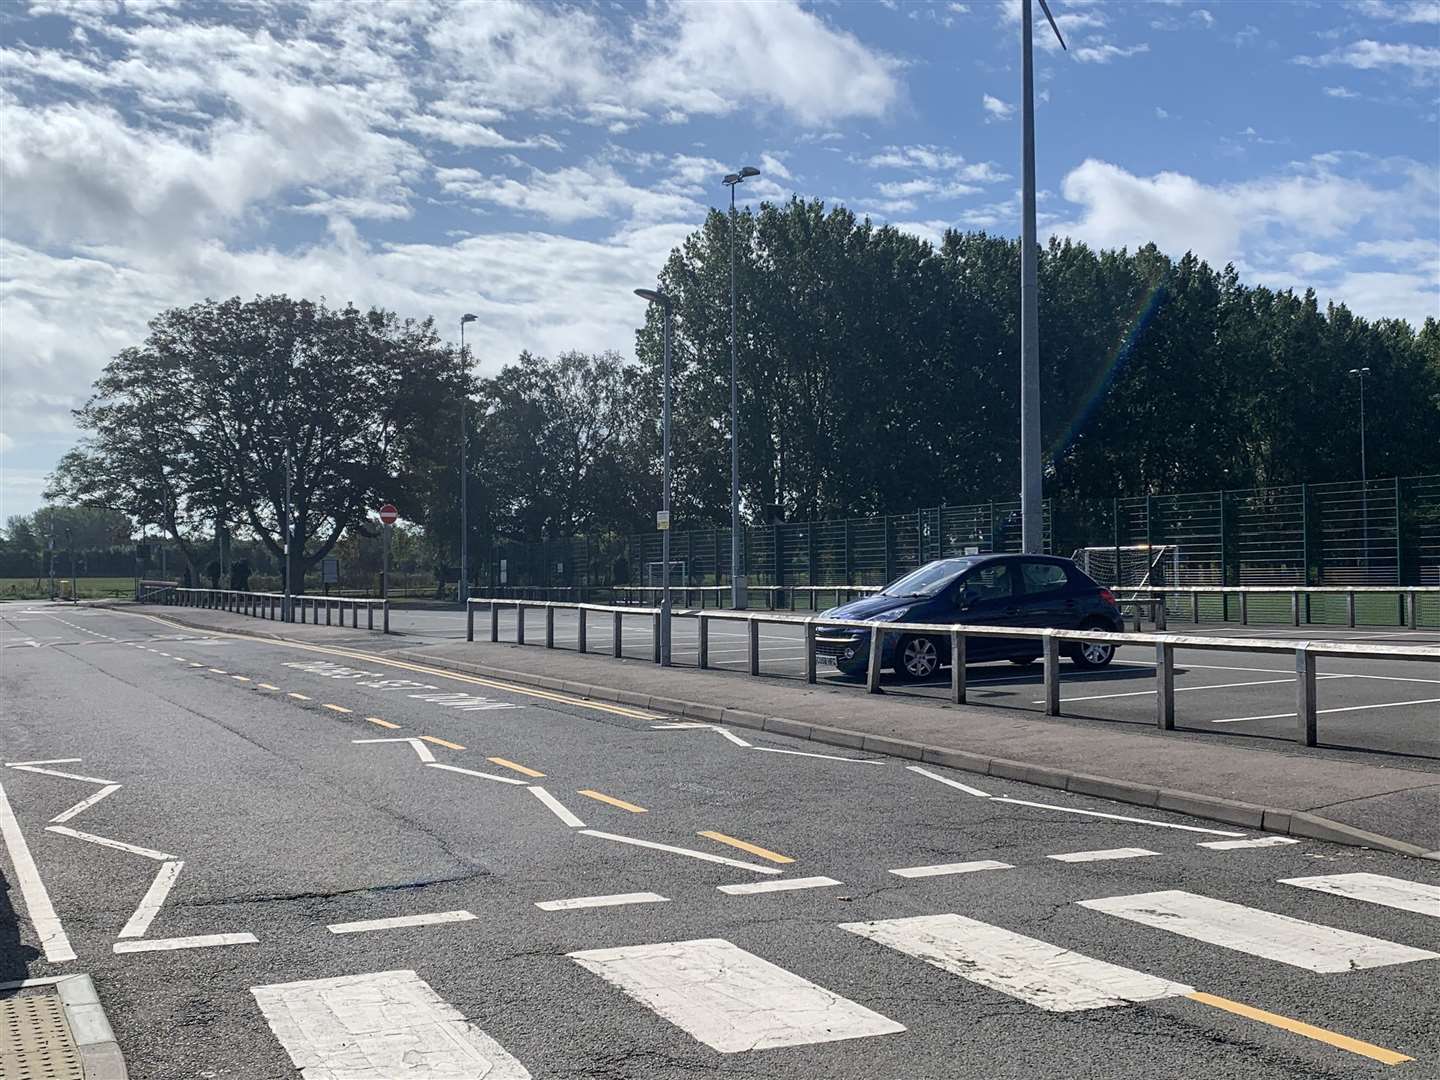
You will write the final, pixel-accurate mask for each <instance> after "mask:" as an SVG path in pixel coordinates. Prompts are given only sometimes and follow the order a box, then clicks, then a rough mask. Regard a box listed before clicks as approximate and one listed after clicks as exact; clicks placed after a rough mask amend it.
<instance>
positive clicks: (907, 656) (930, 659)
mask: <svg viewBox="0 0 1440 1080" xmlns="http://www.w3.org/2000/svg"><path fill="white" fill-rule="evenodd" d="M939 670H940V646H939V645H938V644H937V643H936V641H935V639H934V638H929V637H903V638H901V639H900V640H899V642H897V643H896V645H895V674H896V675H899V676H900V678H902V679H905V680H914V681H917V682H918V681H920V680H923V679H928V678H931V677H932V676H933V675H934V674H935V673H936V672H937V671H939Z"/></svg>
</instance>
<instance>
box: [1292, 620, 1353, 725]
mask: <svg viewBox="0 0 1440 1080" xmlns="http://www.w3.org/2000/svg"><path fill="white" fill-rule="evenodd" d="M1351 595H1352V596H1353V595H1354V593H1351ZM1295 711H1296V713H1297V716H1298V719H1299V721H1300V729H1299V731H1298V732H1296V741H1298V742H1299V743H1300V745H1301V746H1314V745H1315V735H1316V730H1315V727H1316V725H1315V654H1314V653H1312V652H1311V651H1310V649H1309V648H1308V647H1307V646H1305V645H1301V646H1300V647H1299V648H1298V649H1296V650H1295Z"/></svg>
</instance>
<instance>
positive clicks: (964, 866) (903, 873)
mask: <svg viewBox="0 0 1440 1080" xmlns="http://www.w3.org/2000/svg"><path fill="white" fill-rule="evenodd" d="M1014 869H1015V867H1013V866H1011V865H1010V864H1009V863H1004V862H996V861H995V860H994V859H978V860H976V861H975V862H952V863H936V864H935V865H934V866H902V867H901V868H900V869H898V870H891V871H890V873H892V874H894V875H895V876H896V877H903V878H922V877H945V876H947V875H949V874H973V873H975V872H976V871H977V870H1014Z"/></svg>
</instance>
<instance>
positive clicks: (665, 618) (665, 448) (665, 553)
mask: <svg viewBox="0 0 1440 1080" xmlns="http://www.w3.org/2000/svg"><path fill="white" fill-rule="evenodd" d="M730 190H731V191H734V190H735V189H734V188H731V189H730ZM660 295H661V303H660V306H661V308H662V309H663V311H662V314H663V315H664V317H665V331H664V348H663V352H664V356H665V398H664V404H663V407H662V408H661V415H660V431H661V435H660V438H661V451H660V452H661V453H662V454H663V455H664V457H665V490H664V493H663V495H662V503H663V505H662V506H661V509H662V510H664V511H665V516H666V517H667V518H668V517H669V516H670V298H669V297H667V296H665V294H664V293H663V292H662V293H661V294H660ZM668 524H669V523H668V522H667V526H668ZM670 531H671V530H670V529H669V528H668V527H667V528H666V529H665V530H664V531H663V532H662V533H661V534H660V563H661V572H662V573H664V575H665V588H664V590H663V591H662V592H661V593H660V663H661V664H662V665H663V666H664V667H669V666H670Z"/></svg>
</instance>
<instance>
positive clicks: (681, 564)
mask: <svg viewBox="0 0 1440 1080" xmlns="http://www.w3.org/2000/svg"><path fill="white" fill-rule="evenodd" d="M689 580H690V567H689V566H688V565H686V562H685V560H684V559H671V560H670V587H671V588H672V589H683V588H684V587H685V584H686V582H688V581H689ZM645 584H646V585H647V586H649V587H650V588H652V589H658V588H660V587H661V586H662V585H664V584H665V564H664V563H663V562H647V563H646V564H645Z"/></svg>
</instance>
